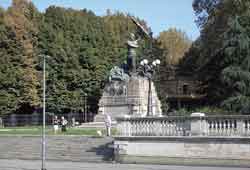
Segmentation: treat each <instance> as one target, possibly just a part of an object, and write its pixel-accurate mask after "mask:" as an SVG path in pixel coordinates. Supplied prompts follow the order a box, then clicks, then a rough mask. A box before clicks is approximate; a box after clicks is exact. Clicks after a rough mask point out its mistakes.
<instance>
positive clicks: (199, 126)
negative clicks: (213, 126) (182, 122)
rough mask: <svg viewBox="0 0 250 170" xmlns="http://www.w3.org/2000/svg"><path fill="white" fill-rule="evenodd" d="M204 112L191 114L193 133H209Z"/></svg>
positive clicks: (199, 134)
mask: <svg viewBox="0 0 250 170" xmlns="http://www.w3.org/2000/svg"><path fill="white" fill-rule="evenodd" d="M204 117H205V114H204V113H192V114H191V135H192V136H203V135H206V134H207V122H206V120H205V119H204Z"/></svg>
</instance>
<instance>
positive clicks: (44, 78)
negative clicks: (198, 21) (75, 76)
mask: <svg viewBox="0 0 250 170" xmlns="http://www.w3.org/2000/svg"><path fill="white" fill-rule="evenodd" d="M45 58H46V56H43V128H42V136H43V138H42V169H41V170H46V168H45V143H46V139H45V118H46V117H45V113H46V96H45V95H46V67H45V65H46V61H45Z"/></svg>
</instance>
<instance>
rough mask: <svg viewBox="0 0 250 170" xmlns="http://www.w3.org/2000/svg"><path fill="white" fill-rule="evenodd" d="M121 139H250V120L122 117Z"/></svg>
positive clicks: (231, 117) (200, 117)
mask: <svg viewBox="0 0 250 170" xmlns="http://www.w3.org/2000/svg"><path fill="white" fill-rule="evenodd" d="M117 131H118V135H119V136H196V135H200V136H250V116H245V115H239V116H232V115H230V116H205V115H203V116H202V115H199V116H197V115H196V116H195V115H191V116H182V117H181V116H180V117H179V116H168V117H122V118H118V119H117Z"/></svg>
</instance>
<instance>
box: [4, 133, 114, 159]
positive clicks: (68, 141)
mask: <svg viewBox="0 0 250 170" xmlns="http://www.w3.org/2000/svg"><path fill="white" fill-rule="evenodd" d="M112 157H113V149H112V138H93V137H82V136H70V137H69V136H49V137H48V138H47V139H46V158H47V159H48V160H67V161H85V162H106V161H110V160H112ZM0 158H2V159H31V160H33V159H34V160H36V159H41V137H37V136H34V137H31V136H22V137H20V136H17V137H16V136H12V137H9V136H8V137H6V138H5V137H4V136H0Z"/></svg>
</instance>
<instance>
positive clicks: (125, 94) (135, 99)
mask: <svg viewBox="0 0 250 170" xmlns="http://www.w3.org/2000/svg"><path fill="white" fill-rule="evenodd" d="M148 83H149V81H148V79H147V78H145V77H141V76H138V75H132V76H131V77H130V78H129V80H128V81H112V82H111V83H109V84H107V85H106V87H105V89H104V92H103V96H102V97H101V99H100V101H99V111H98V114H97V115H96V117H95V119H94V121H96V122H99V121H101V120H104V119H103V118H104V116H103V115H104V114H109V115H110V116H111V118H112V120H115V118H116V117H120V116H124V115H131V116H139V117H144V116H146V115H147V106H148V90H149V84H148ZM151 90H152V115H150V116H161V115H162V111H161V103H160V100H159V99H158V96H157V94H156V90H155V86H154V83H153V82H152V84H151Z"/></svg>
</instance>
